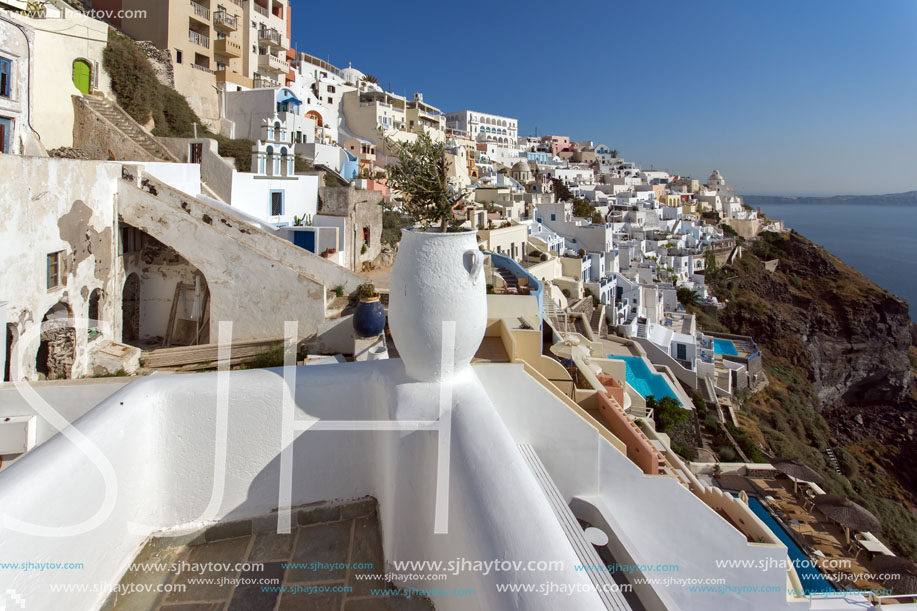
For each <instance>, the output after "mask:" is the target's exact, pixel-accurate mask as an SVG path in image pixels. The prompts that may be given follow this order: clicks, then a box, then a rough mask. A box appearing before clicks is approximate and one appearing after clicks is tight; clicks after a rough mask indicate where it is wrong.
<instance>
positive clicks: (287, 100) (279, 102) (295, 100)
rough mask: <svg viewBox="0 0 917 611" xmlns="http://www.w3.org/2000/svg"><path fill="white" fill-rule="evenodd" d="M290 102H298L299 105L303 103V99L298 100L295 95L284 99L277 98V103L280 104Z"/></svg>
mask: <svg viewBox="0 0 917 611" xmlns="http://www.w3.org/2000/svg"><path fill="white" fill-rule="evenodd" d="M288 102H292V103H294V104H296V105H297V106H299V105H300V104H302V100H297V99H296V98H295V97H293V96H289V97H286V98H283V99H281V100H277V103H278V104H286V103H288Z"/></svg>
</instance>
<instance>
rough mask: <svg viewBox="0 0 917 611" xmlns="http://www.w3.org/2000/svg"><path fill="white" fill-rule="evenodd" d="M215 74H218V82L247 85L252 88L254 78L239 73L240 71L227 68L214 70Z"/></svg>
mask: <svg viewBox="0 0 917 611" xmlns="http://www.w3.org/2000/svg"><path fill="white" fill-rule="evenodd" d="M214 76H216V80H217V82H218V83H235V84H236V85H241V86H242V87H246V88H248V89H251V88H252V85H253V83H252V79H250V78H248V77H246V76H244V75H242V74H239V73H238V72H233V71H231V70H226V69H225V68H224V69H223V70H217V71H216V72H214Z"/></svg>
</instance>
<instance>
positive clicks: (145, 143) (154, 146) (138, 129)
mask: <svg viewBox="0 0 917 611" xmlns="http://www.w3.org/2000/svg"><path fill="white" fill-rule="evenodd" d="M83 100H84V101H85V102H86V105H87V106H88V107H89V108H90V109H92V110H93V111H94V112H95V113H96V114H97V115H99V116H100V117H102V118H103V119H105V120H106V121H108V122H109V123H111V124H112V125H114V126H115V127H116V128H118V130H119V131H120V132H121V133H123V134H124V135H125V136H127V137H128V138H129V139H130V140H131V141H133V142H134V143H136V144H137V145H138V146H139V147H140V148H142V149H143V150H144V151H146V152H147V154H149V156H150V157H151V158H152V159H154V160H156V161H173V162H180V161H181V160H180V159H178V158H177V157H176V156H175V155H173V154H172V153H170V152H169V151H168V149H166V148H165V147H164V146H162V145H161V144H160V143H159V141H158V140H156V138H155V137H154V136H153V135H151V134H150V133H149V132H147V131H146V130H145V129H143V127H142V126H141V125H140V124H139V123H137V122H136V121H134V119H132V118H131V116H130V115H128V114H127V113H126V112H125V111H124V110H123V109H122V108H121V107H120V106H118V105H117V104H112V103H111V102H109V101H108V100H104V99H102V98H99V97H96V96H91V95H84V96H83Z"/></svg>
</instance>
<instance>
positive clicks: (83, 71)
mask: <svg viewBox="0 0 917 611" xmlns="http://www.w3.org/2000/svg"><path fill="white" fill-rule="evenodd" d="M73 85H74V86H75V87H76V88H77V89H79V90H80V93H85V94H88V93H89V91H90V90H91V89H92V68H91V67H90V65H89V62H87V61H86V60H83V59H78V60H76V61H74V62H73Z"/></svg>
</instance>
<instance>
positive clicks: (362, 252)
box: [360, 244, 366, 255]
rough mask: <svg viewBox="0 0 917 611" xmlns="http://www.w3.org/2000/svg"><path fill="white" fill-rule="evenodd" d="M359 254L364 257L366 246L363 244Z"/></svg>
mask: <svg viewBox="0 0 917 611" xmlns="http://www.w3.org/2000/svg"><path fill="white" fill-rule="evenodd" d="M360 254H361V255H365V254H366V244H364V245H363V246H361V247H360Z"/></svg>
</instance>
